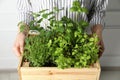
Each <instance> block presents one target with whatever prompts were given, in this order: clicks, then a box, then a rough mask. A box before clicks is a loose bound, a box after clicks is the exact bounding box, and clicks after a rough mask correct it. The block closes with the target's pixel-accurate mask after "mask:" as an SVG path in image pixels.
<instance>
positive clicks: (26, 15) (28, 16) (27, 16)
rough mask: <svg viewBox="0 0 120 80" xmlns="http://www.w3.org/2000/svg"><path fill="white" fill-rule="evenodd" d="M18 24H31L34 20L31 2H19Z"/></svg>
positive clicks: (28, 0)
mask: <svg viewBox="0 0 120 80" xmlns="http://www.w3.org/2000/svg"><path fill="white" fill-rule="evenodd" d="M17 9H18V22H24V23H26V24H29V22H30V21H31V20H33V16H32V6H31V3H30V0H17Z"/></svg>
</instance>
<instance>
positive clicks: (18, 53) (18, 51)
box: [13, 46, 20, 57]
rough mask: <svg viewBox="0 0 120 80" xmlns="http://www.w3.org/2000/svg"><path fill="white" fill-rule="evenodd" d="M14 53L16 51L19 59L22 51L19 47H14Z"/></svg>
mask: <svg viewBox="0 0 120 80" xmlns="http://www.w3.org/2000/svg"><path fill="white" fill-rule="evenodd" d="M13 51H14V53H15V54H16V55H17V56H18V57H20V49H19V47H17V46H14V47H13Z"/></svg>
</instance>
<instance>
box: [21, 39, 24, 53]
mask: <svg viewBox="0 0 120 80" xmlns="http://www.w3.org/2000/svg"><path fill="white" fill-rule="evenodd" d="M23 51H24V41H21V43H20V52H21V53H23Z"/></svg>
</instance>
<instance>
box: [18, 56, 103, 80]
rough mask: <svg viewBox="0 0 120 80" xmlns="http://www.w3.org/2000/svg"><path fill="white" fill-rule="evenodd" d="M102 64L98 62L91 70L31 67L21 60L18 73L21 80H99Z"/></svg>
mask: <svg viewBox="0 0 120 80" xmlns="http://www.w3.org/2000/svg"><path fill="white" fill-rule="evenodd" d="M100 72H101V68H100V64H99V61H97V62H96V63H95V64H94V65H92V66H90V67H89V68H68V69H59V68H57V67H29V63H28V62H23V58H21V59H20V63H19V66H18V73H19V77H20V80H99V77H100Z"/></svg>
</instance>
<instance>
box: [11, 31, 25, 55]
mask: <svg viewBox="0 0 120 80" xmlns="http://www.w3.org/2000/svg"><path fill="white" fill-rule="evenodd" d="M25 37H26V35H25V34H24V33H23V32H20V33H18V34H17V36H16V40H15V42H14V45H13V51H14V53H15V54H16V55H17V56H18V57H20V56H21V54H22V53H23V51H24V43H25V42H24V41H25Z"/></svg>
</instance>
